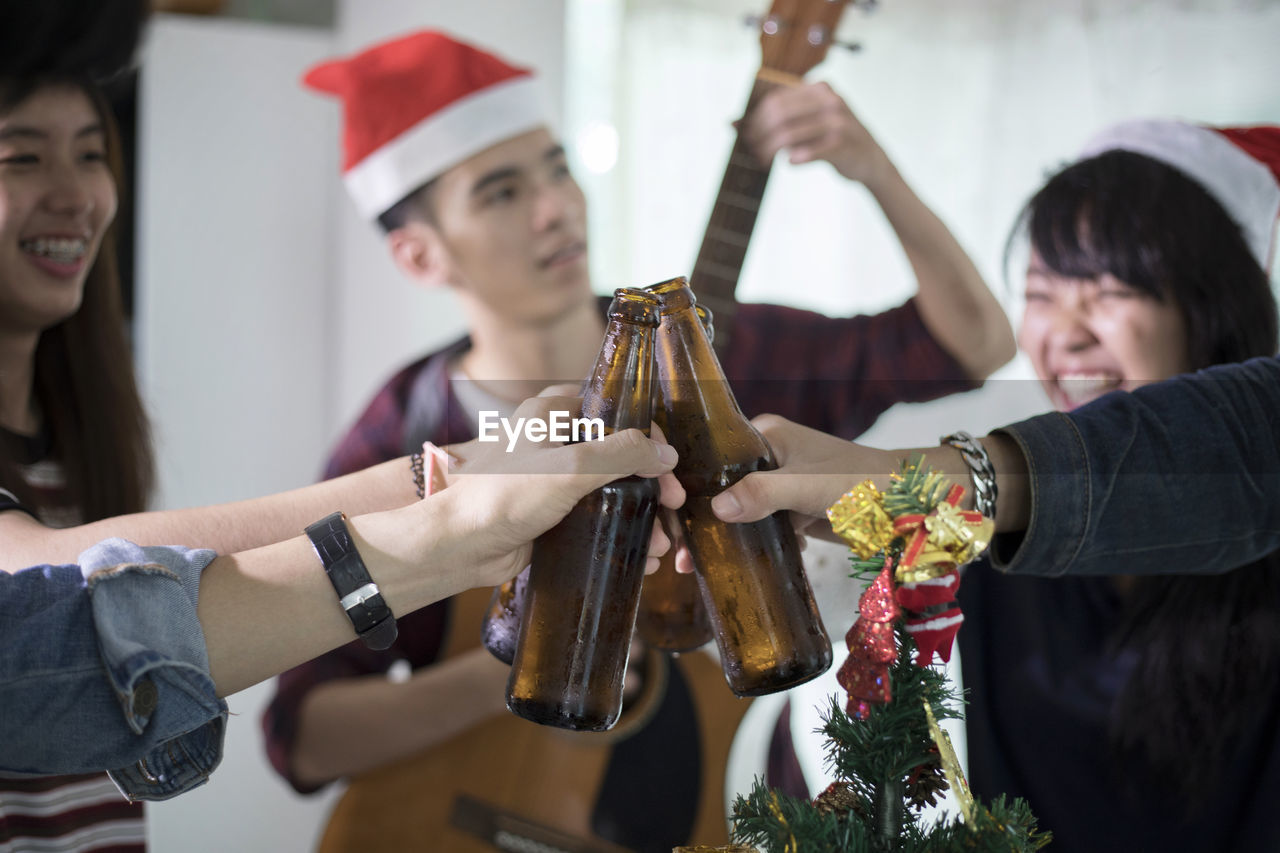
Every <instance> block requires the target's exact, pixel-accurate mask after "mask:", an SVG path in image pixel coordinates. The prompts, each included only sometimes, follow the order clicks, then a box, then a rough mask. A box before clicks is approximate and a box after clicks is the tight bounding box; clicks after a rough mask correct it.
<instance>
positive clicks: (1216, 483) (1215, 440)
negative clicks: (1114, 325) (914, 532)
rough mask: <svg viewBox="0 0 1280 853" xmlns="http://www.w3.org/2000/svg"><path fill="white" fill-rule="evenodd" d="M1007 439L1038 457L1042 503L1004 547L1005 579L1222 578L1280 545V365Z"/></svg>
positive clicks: (1055, 419) (1034, 485) (1130, 399)
mask: <svg viewBox="0 0 1280 853" xmlns="http://www.w3.org/2000/svg"><path fill="white" fill-rule="evenodd" d="M997 432H1003V433H1005V434H1007V435H1009V436H1011V437H1012V438H1013V439H1014V440H1015V441H1016V442H1017V443H1018V444H1019V446H1021V448H1022V451H1023V453H1024V455H1025V456H1026V458H1027V464H1028V469H1029V473H1030V477H1031V504H1032V505H1031V520H1030V523H1029V524H1028V527H1027V530H1026V531H1025V533H1024V534H1020V535H1017V536H1007V535H1001V536H998V537H997V538H996V541H995V542H994V543H993V545H992V549H991V558H992V563H993V564H994V565H995V566H996V567H997V568H999V569H1001V570H1002V571H1007V572H1010V573H1019V574H1034V575H1063V574H1078V575H1100V574H1156V573H1163V574H1169V573H1196V574H1211V573H1216V572H1222V571H1227V570H1230V569H1233V568H1236V567H1238V566H1241V565H1244V564H1245V563H1248V562H1251V561H1253V560H1256V559H1258V558H1260V557H1262V556H1264V555H1266V554H1268V553H1270V552H1271V551H1274V550H1276V549H1277V548H1280V357H1273V358H1258V359H1253V360H1251V361H1248V362H1244V363H1242V364H1233V365H1222V366H1218V367H1213V368H1209V369H1207V370H1202V371H1200V372H1199V373H1195V374H1191V375H1188V376H1184V377H1179V378H1177V379H1174V380H1171V381H1169V382H1161V383H1158V384H1154V385H1148V386H1145V387H1143V388H1139V389H1138V390H1136V391H1134V392H1132V393H1128V394H1126V393H1113V394H1109V395H1107V396H1106V397H1104V398H1102V399H1100V400H1097V401H1095V402H1094V403H1092V404H1090V405H1087V406H1084V407H1082V408H1080V409H1077V410H1076V411H1074V412H1071V413H1070V414H1060V413H1051V414H1048V415H1040V416H1038V417H1035V418H1031V419H1030V420H1026V421H1023V422H1021V423H1018V424H1014V425H1012V426H1008V427H1005V428H1003V429H1002V430H997Z"/></svg>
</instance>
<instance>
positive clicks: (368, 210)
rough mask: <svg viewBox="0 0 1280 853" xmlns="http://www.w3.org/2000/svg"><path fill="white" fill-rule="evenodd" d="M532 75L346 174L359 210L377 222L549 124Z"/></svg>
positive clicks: (424, 126) (443, 116)
mask: <svg viewBox="0 0 1280 853" xmlns="http://www.w3.org/2000/svg"><path fill="white" fill-rule="evenodd" d="M547 123H548V122H547V115H546V112H545V110H544V109H543V106H542V100H541V98H540V95H539V87H538V84H537V82H536V81H535V80H533V79H532V78H530V77H517V78H514V79H512V80H507V81H504V82H502V83H496V84H494V85H492V86H489V87H487V88H485V89H482V90H481V91H479V92H476V93H475V94H472V95H468V96H466V97H465V98H459V99H458V100H457V101H454V102H453V103H452V104H450V105H449V106H447V107H445V108H444V109H441V110H439V111H437V112H435V113H433V114H432V115H430V116H428V117H427V118H425V119H423V120H422V121H420V122H418V123H417V124H415V125H414V126H413V127H411V128H409V129H408V130H406V131H405V132H404V133H402V134H400V135H399V136H397V137H396V138H395V139H393V140H391V141H390V142H388V143H387V144H386V145H383V146H382V147H381V148H379V149H378V150H377V151H375V152H373V153H372V154H370V155H369V156H368V157H365V158H364V159H363V160H361V161H360V162H359V163H357V164H356V165H354V166H352V167H351V168H350V169H349V170H348V171H347V173H346V174H345V175H344V176H343V182H344V183H345V184H346V185H347V191H348V192H350V193H351V198H352V199H353V200H354V201H355V204H356V210H358V211H359V213H360V215H361V216H363V217H364V218H366V219H374V218H376V217H378V216H379V215H381V214H383V213H385V212H386V211H387V209H388V208H390V207H391V206H392V205H393V204H395V203H396V202H398V201H399V200H400V199H402V198H404V197H405V196H406V195H408V194H409V193H410V192H412V191H413V190H415V189H417V188H418V187H420V186H422V185H423V184H425V183H426V182H427V181H429V180H431V179H432V178H435V177H436V176H438V175H440V174H441V173H443V172H445V171H447V170H448V169H449V168H451V167H453V166H456V165H457V164H458V163H461V162H462V161H463V160H466V159H467V158H468V157H470V156H472V155H474V154H479V153H480V152H481V151H484V150H485V149H486V148H491V147H493V146H494V145H497V144H498V143H499V142H503V141H505V140H507V139H510V138H511V137H513V136H519V135H520V134H522V133H526V132H528V131H530V130H534V129H536V128H538V127H541V126H543V125H545V124H547Z"/></svg>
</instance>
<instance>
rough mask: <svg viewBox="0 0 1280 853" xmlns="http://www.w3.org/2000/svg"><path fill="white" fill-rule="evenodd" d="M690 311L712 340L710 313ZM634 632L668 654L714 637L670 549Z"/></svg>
mask: <svg viewBox="0 0 1280 853" xmlns="http://www.w3.org/2000/svg"><path fill="white" fill-rule="evenodd" d="M694 311H695V312H697V314H698V320H699V321H700V322H701V323H702V328H703V329H704V330H706V333H707V340H715V334H714V329H713V326H712V322H713V321H712V315H711V311H710V310H708V309H706V308H703V307H702V306H701V305H695V306H694ZM654 390H655V391H656V392H657V394H656V396H655V400H656V405H655V406H654V412H653V419H654V421H655V422H656V423H657V424H658V426H659V427H661V429H662V431H663V433H664V434H665V433H666V431H667V424H666V416H665V413H664V412H663V411H662V389H661V388H659V387H658V386H657V385H656V384H655V386H654ZM659 521H660V522H661V523H662V524H663V526H664V527H667V525H668V523H669V522H671V521H674V516H671V515H666V516H660V518H659ZM678 525H679V522H675V526H677V527H678ZM667 533H668V535H669V537H670V539H671V541H672V542H673V543H675V542H678V541H679V536H678V530H672V529H671V528H670V527H667ZM636 632H637V633H638V634H639V635H640V638H641V639H642V640H644V641H645V644H646V645H648V646H649V647H650V648H655V649H660V650H661V651H664V652H668V653H670V654H679V653H680V652H689V651H693V650H694V649H698V648H701V647H702V646H705V645H706V644H707V643H709V642H711V640H712V639H713V638H714V635H713V634H712V632H711V622H710V620H708V618H707V609H706V607H705V606H703V603H702V590H700V589H699V588H698V578H697V576H696V575H692V574H680V573H679V572H677V571H676V549H675V548H674V547H672V549H671V550H670V551H668V552H667V553H666V554H663V555H662V558H661V560H660V561H659V565H658V570H657V571H656V572H654V573H653V574H651V575H648V576H646V577H645V579H644V587H643V588H642V589H641V590H640V613H639V615H638V616H637V617H636Z"/></svg>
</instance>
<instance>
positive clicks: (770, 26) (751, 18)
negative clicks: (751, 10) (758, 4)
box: [742, 15, 782, 36]
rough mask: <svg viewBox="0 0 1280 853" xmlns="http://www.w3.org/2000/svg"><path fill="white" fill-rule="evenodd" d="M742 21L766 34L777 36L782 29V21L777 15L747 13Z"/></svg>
mask: <svg viewBox="0 0 1280 853" xmlns="http://www.w3.org/2000/svg"><path fill="white" fill-rule="evenodd" d="M742 22H743V23H744V24H746V25H747V26H748V27H751V28H752V29H759V30H760V31H761V32H763V33H764V34H765V35H768V36H776V35H777V34H778V32H779V31H781V29H782V22H781V21H779V20H778V17H777V16H776V15H769V16H767V17H762V16H760V15H747V16H746V17H744V18H743V19H742Z"/></svg>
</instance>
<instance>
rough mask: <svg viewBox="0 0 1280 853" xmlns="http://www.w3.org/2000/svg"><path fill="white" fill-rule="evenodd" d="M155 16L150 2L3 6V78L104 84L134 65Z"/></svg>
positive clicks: (34, 0) (79, 0) (42, 1)
mask: <svg viewBox="0 0 1280 853" xmlns="http://www.w3.org/2000/svg"><path fill="white" fill-rule="evenodd" d="M150 14H151V2H150V0H29V2H5V3H0V76H2V77H5V78H21V77H26V76H29V75H42V74H55V75H77V76H84V77H86V78H89V79H92V80H95V81H97V82H99V83H101V82H104V81H106V80H108V79H110V78H111V77H114V76H115V75H117V74H119V73H121V72H122V71H125V70H127V69H128V68H129V67H130V66H131V65H132V63H133V57H134V53H135V52H136V51H137V48H138V44H139V42H140V41H141V40H142V33H143V31H144V30H145V28H146V25H147V21H148V19H149V17H150Z"/></svg>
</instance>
